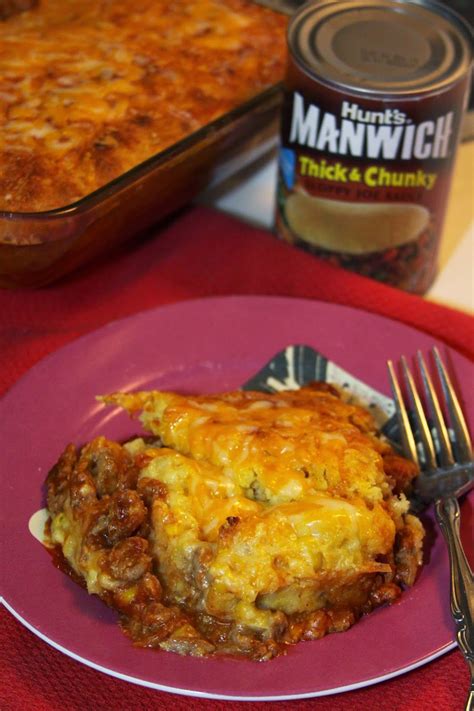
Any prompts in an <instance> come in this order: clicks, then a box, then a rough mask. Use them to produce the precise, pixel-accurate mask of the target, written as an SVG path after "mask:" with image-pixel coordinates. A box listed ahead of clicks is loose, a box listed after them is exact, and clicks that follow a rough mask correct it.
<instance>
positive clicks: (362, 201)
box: [276, 0, 471, 294]
mask: <svg viewBox="0 0 474 711" xmlns="http://www.w3.org/2000/svg"><path fill="white" fill-rule="evenodd" d="M288 44H289V52H288V54H289V57H288V68H287V74H286V79H285V84H284V100H283V109H282V127H281V148H280V155H279V168H278V187H277V214H276V230H277V234H278V235H279V236H280V237H281V238H283V239H285V240H287V241H288V242H291V243H292V244H295V245H298V246H300V247H303V248H304V249H307V250H309V251H311V252H313V253H315V254H317V255H318V256H320V257H323V258H325V259H328V260H330V261H331V262H333V263H335V264H338V265H340V266H342V267H345V268H347V269H350V270H352V271H357V272H359V273H362V274H364V275H366V276H369V277H372V278H374V279H378V280H380V281H383V282H386V283H388V284H391V285H393V286H397V287H399V288H401V289H406V290H407V291H411V292H415V293H420V294H422V293H424V292H425V291H426V290H427V289H428V287H429V286H430V284H431V282H432V281H433V279H434V277H435V275H436V268H437V252H438V246H439V240H440V235H441V228H442V223H443V217H444V213H445V208H446V203H447V198H448V192H449V186H450V181H451V174H452V169H453V164H454V157H455V153H456V147H457V143H458V138H459V129H460V124H461V120H462V116H463V111H464V108H465V105H466V102H467V98H468V97H467V92H468V87H469V79H470V71H471V35H470V30H469V26H468V25H467V23H465V22H464V20H462V19H461V18H460V17H459V16H458V15H457V14H456V13H454V12H452V11H451V10H450V9H449V8H447V7H446V6H444V5H441V4H440V3H438V2H436V1H435V0H322V1H320V2H316V3H309V4H306V5H304V6H303V8H302V9H301V10H300V11H299V12H298V13H297V14H296V15H295V16H294V17H293V19H292V20H291V22H290V25H289V29H288Z"/></svg>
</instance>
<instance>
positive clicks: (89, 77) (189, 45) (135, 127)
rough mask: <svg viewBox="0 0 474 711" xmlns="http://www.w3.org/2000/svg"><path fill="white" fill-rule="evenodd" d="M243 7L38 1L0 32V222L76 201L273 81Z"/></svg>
mask: <svg viewBox="0 0 474 711" xmlns="http://www.w3.org/2000/svg"><path fill="white" fill-rule="evenodd" d="M285 28H286V18H285V17H284V16H283V15H279V14H277V13H273V12H271V11H269V10H266V9H265V8H262V7H260V6H258V5H256V4H254V3H252V2H247V1H246V0H192V1H186V0H178V1H177V2H172V3H170V2H164V1H163V0H97V2H87V0H41V2H40V3H39V4H38V5H37V7H34V8H33V9H32V10H31V11H27V12H22V13H20V14H16V15H14V16H11V17H9V18H8V19H6V20H5V21H3V22H0V211H1V210H4V211H21V212H29V211H44V210H49V209H52V208H57V207H61V206H64V205H68V204H70V203H71V202H74V201H75V200H78V199H79V198H82V197H84V196H85V195H88V194H89V193H91V192H93V191H94V190H96V189H97V188H99V187H101V186H102V185H104V184H105V183H107V182H109V181H110V180H112V179H113V178H116V177H117V176H119V175H121V174H123V173H124V172H126V171H128V170H130V169H131V168H133V167H134V166H136V165H138V164H139V163H141V162H142V161H144V160H146V159H147V158H150V157H152V156H154V155H156V154H157V153H159V152H160V151H162V150H163V149H165V148H167V147H168V146H171V145H172V144H174V143H176V142H177V141H179V140H180V139H182V138H184V137H185V136H188V135H189V134H191V133H193V132H194V131H196V130H197V129H199V128H201V127H202V126H204V125H206V124H208V123H209V122H211V121H213V120H214V119H216V118H217V117H219V116H221V115H223V114H225V113H226V112H229V111H231V110H232V109H233V108H235V107H237V106H239V105H241V104H243V103H244V102H245V101H247V100H248V99H250V98H251V97H253V96H254V95H256V94H258V93H259V92H261V91H262V90H264V89H265V88H267V87H269V86H271V85H273V84H276V83H277V82H279V81H281V79H282V76H283V70H284V60H285Z"/></svg>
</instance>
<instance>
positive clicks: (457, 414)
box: [387, 348, 472, 471]
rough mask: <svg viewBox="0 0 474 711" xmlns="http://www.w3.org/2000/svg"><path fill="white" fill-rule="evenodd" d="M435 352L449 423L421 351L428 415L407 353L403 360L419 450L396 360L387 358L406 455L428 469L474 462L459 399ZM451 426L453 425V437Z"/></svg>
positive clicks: (420, 365)
mask: <svg viewBox="0 0 474 711" xmlns="http://www.w3.org/2000/svg"><path fill="white" fill-rule="evenodd" d="M432 353H433V360H434V363H435V366H436V371H437V373H438V377H439V381H440V384H441V392H442V395H443V399H444V405H445V408H446V411H447V414H448V422H447V423H446V421H445V417H444V415H443V410H442V407H441V405H440V401H439V398H438V395H437V393H436V390H435V387H434V385H433V381H432V379H431V376H430V373H429V370H428V367H427V365H426V362H425V360H424V358H423V355H422V353H421V352H420V351H418V353H417V365H418V372H419V375H420V379H421V382H422V385H423V391H424V396H425V402H426V409H427V411H428V412H427V414H428V416H427V415H426V414H425V408H424V407H423V404H422V401H421V398H420V396H419V394H418V391H417V387H416V384H415V379H414V377H413V375H412V372H411V370H410V367H409V365H408V361H407V359H406V358H405V356H402V358H401V359H400V360H401V370H402V373H403V378H404V382H405V386H406V391H407V394H408V400H409V402H410V405H411V406H410V407H409V411H410V414H411V415H412V416H413V419H414V424H415V429H416V433H417V439H418V440H419V444H420V445H421V449H420V451H418V450H417V446H416V443H415V437H414V435H413V432H412V427H411V425H410V415H409V414H408V411H407V407H406V406H405V402H404V398H403V394H402V389H401V387H400V384H399V381H398V378H397V375H396V373H395V368H394V365H393V362H392V361H388V364H387V365H388V370H389V375H390V382H391V386H392V391H393V396H394V400H395V407H396V410H397V415H398V418H399V421H400V424H401V427H400V429H401V432H400V434H401V438H402V446H403V450H404V452H405V455H406V456H408V457H410V458H411V459H413V461H415V462H416V463H417V464H418V466H419V467H420V469H424V470H427V471H432V470H435V469H437V468H440V467H441V468H447V467H452V466H454V465H455V464H456V463H458V464H463V463H468V462H470V461H472V445H471V441H470V437H469V432H468V429H467V425H466V421H465V419H464V416H463V413H462V410H461V406H460V404H459V400H458V398H457V396H456V393H455V390H454V387H453V384H452V382H451V380H450V378H449V375H448V373H447V370H446V368H445V366H444V364H443V362H442V360H441V356H440V354H439V351H438V349H437V348H433V350H432ZM448 427H450V428H451V432H452V438H451V437H450V431H449V429H448Z"/></svg>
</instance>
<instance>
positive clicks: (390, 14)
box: [288, 0, 472, 95]
mask: <svg viewBox="0 0 474 711" xmlns="http://www.w3.org/2000/svg"><path fill="white" fill-rule="evenodd" d="M471 39H472V38H471V33H470V29H469V26H468V25H467V23H466V22H464V20H463V19H462V18H461V17H460V16H459V15H457V14H456V13H455V12H453V11H451V10H450V9H449V8H448V7H447V6H445V5H442V4H441V3H439V2H435V1H433V0H320V1H319V2H313V3H309V4H307V5H304V6H303V8H302V9H301V10H300V11H299V12H298V13H297V14H296V15H295V16H294V17H293V19H292V21H291V23H290V26H289V29H288V40H289V48H290V52H291V53H292V55H293V57H294V58H295V60H296V61H297V63H298V65H299V66H300V68H301V69H303V71H304V72H305V73H307V74H309V75H310V76H312V77H317V78H318V79H319V80H322V81H323V82H326V83H329V84H333V85H337V86H339V87H344V88H346V89H348V90H351V91H352V92H355V93H362V94H372V95H373V94H376V95H380V94H385V95H387V94H396V95H398V94H413V93H420V92H428V91H434V90H437V89H441V88H443V87H446V86H448V85H450V84H452V83H454V82H455V81H456V80H458V79H460V78H461V77H462V76H463V75H465V74H466V73H467V72H468V70H469V68H470V64H471Z"/></svg>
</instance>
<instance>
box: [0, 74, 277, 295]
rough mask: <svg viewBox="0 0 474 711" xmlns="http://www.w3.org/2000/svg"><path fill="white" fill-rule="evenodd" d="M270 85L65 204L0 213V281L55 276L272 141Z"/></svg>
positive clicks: (35, 283)
mask: <svg viewBox="0 0 474 711" xmlns="http://www.w3.org/2000/svg"><path fill="white" fill-rule="evenodd" d="M280 104H281V86H280V84H276V85H274V86H272V87H270V88H269V89H267V90H265V91H264V92H262V93H260V94H258V95H257V96H255V97H254V98H252V99H250V100H249V101H247V102H245V103H243V104H241V105H240V106H238V107H237V108H235V109H233V110H232V111H230V112H228V113H226V114H224V115H223V116H221V117H219V118H218V119H216V120H215V121H213V122H212V123H209V124H207V125H206V126H204V127H202V128H201V129H199V130H198V131H196V132H195V133H192V134H190V135H189V136H187V137H186V138H184V139H183V140H181V141H179V142H177V143H175V144H174V145H172V146H170V147H169V148H167V149H165V150H163V151H161V152H160V153H158V154H157V155H155V156H153V157H152V158H149V159H148V160H146V161H144V162H143V163H140V164H139V165H137V166H136V167H134V168H133V169H132V170H129V171H128V172H126V173H124V174H123V175H121V176H119V177H118V178H116V179H115V180H113V181H112V182H110V183H107V184H106V185H104V186H103V187H101V188H100V189H98V190H96V191H94V192H93V193H90V194H89V195H87V196H85V197H83V198H81V199H80V200H78V201H77V202H74V203H72V204H70V205H66V206H64V207H60V208H57V209H54V210H48V211H45V212H30V213H26V212H1V211H0V286H1V287H10V288H12V287H39V286H43V285H46V284H49V283H51V282H54V281H57V280H58V279H60V278H61V277H64V276H65V275H66V274H69V273H70V272H72V271H73V270H75V269H76V268H77V267H79V266H81V265H83V264H85V263H87V262H90V261H91V260H92V259H94V258H95V257H98V256H99V255H104V254H106V253H108V252H112V250H113V249H114V247H116V246H117V245H118V244H120V243H121V242H124V241H125V240H128V239H130V238H133V237H134V236H136V235H137V234H139V233H143V232H144V231H146V230H147V229H148V228H150V227H151V226H152V225H154V224H156V223H158V222H159V221H160V220H162V219H163V218H164V217H166V216H167V215H169V214H170V213H172V212H173V211H175V210H177V209H178V208H180V207H182V206H184V205H185V204H186V203H188V202H189V201H190V200H192V198H193V197H195V196H196V195H197V194H198V193H199V192H200V191H202V190H203V189H204V188H206V187H209V186H210V185H212V184H215V183H216V182H218V181H220V180H223V179H225V178H227V177H229V175H230V174H231V173H232V172H233V171H236V170H238V169H240V168H241V167H244V166H246V165H248V164H250V163H251V162H252V161H253V160H257V159H258V158H259V157H261V156H262V154H263V153H264V152H265V151H267V150H268V148H269V142H271V141H273V140H274V141H275V142H276V140H277V132H278V117H279V109H280Z"/></svg>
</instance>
